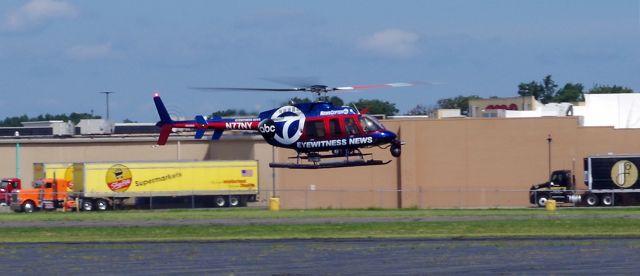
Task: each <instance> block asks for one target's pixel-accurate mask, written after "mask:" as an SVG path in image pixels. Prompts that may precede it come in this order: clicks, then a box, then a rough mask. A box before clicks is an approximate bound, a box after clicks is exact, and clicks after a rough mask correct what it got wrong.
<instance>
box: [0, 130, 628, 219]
mask: <svg viewBox="0 0 640 276" xmlns="http://www.w3.org/2000/svg"><path fill="white" fill-rule="evenodd" d="M383 123H384V124H385V125H386V126H387V128H390V129H392V130H394V131H398V132H399V133H400V137H401V139H402V140H403V141H405V142H406V145H405V146H404V147H403V154H402V156H401V158H400V159H398V160H395V159H394V158H393V157H391V154H390V153H389V151H388V149H386V150H382V149H378V148H374V149H370V150H367V151H369V152H373V153H374V156H375V157H376V158H377V159H383V160H392V159H393V161H392V162H391V163H389V164H387V165H383V166H373V167H359V168H338V169H321V170H292V169H276V170H275V179H276V181H275V188H276V194H277V195H278V196H280V198H281V207H282V208H369V207H376V208H398V207H402V208H409V207H419V208H432V207H434V208H471V207H523V206H529V203H528V194H527V190H528V188H529V187H530V186H531V185H532V184H534V183H539V182H542V181H544V180H545V179H546V178H547V176H548V172H549V168H551V169H552V170H555V169H572V168H575V170H576V171H577V181H578V185H577V186H578V187H579V188H581V187H584V186H583V185H582V184H581V181H582V180H583V179H582V159H583V158H584V157H585V156H587V155H591V154H607V153H616V154H622V153H635V154H637V153H640V143H638V142H637V141H640V129H613V128H612V127H580V126H579V124H578V117H560V118H558V117H544V118H513V119H504V118H503V119H487V118H456V119H444V120H430V119H420V120H388V121H384V122H383ZM548 135H551V138H552V142H551V143H550V144H549V143H548V141H547V138H548ZM155 139H156V138H155V137H126V136H111V137H108V136H107V137H102V136H98V137H93V138H87V137H85V138H55V139H54V138H51V139H29V138H19V139H16V138H10V139H1V140H0V156H2V158H1V159H0V175H1V176H3V177H5V176H13V175H14V174H15V173H16V164H15V163H16V148H17V147H16V143H19V146H20V156H19V161H20V174H21V176H22V177H23V178H24V179H25V180H26V181H31V180H32V179H31V178H32V177H31V175H32V164H33V163H34V162H79V161H85V162H88V161H143V160H153V161H158V160H243V159H257V160H259V161H260V163H259V164H260V176H259V177H260V189H261V191H262V196H261V198H262V199H263V204H266V199H267V198H268V195H269V194H270V193H271V192H272V187H273V186H274V185H273V182H272V169H271V168H269V167H268V163H269V162H270V161H271V159H272V158H275V159H276V160H277V161H279V162H286V161H288V160H287V157H288V156H292V155H294V152H293V151H292V150H287V149H276V151H275V152H272V147H271V146H270V145H268V144H266V143H265V142H263V141H262V139H261V137H260V136H247V135H242V136H223V139H222V140H220V141H213V142H211V141H207V140H192V138H191V136H188V137H187V136H172V137H171V138H170V140H169V143H168V145H166V146H162V147H157V146H154V144H155ZM549 147H550V149H551V156H549ZM272 154H273V155H272ZM549 157H551V158H549ZM549 160H551V163H549Z"/></svg>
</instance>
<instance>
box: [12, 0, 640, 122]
mask: <svg viewBox="0 0 640 276" xmlns="http://www.w3.org/2000/svg"><path fill="white" fill-rule="evenodd" d="M0 64H1V65H0V95H2V96H1V97H0V119H2V118H5V117H7V116H18V115H22V114H27V115H29V116H35V115H39V114H44V113H52V114H53V113H55V114H59V113H71V112H91V111H93V112H94V114H97V115H102V116H104V115H105V97H104V95H103V94H99V93H98V92H99V91H115V92H116V94H113V95H112V97H111V101H110V115H111V118H112V119H113V120H115V121H122V120H124V119H127V118H128V119H131V120H135V121H140V122H153V121H157V115H156V113H155V109H154V107H153V102H152V100H151V97H152V94H153V92H154V91H159V92H160V94H161V95H162V96H163V99H164V101H165V103H166V104H167V106H168V109H169V110H170V112H171V113H173V114H174V115H178V116H185V117H192V116H193V115H195V114H210V113H211V112H213V111H217V110H221V109H227V108H243V109H247V110H265V109H269V108H272V107H275V105H277V104H278V103H280V102H282V101H284V100H286V99H288V98H290V97H293V96H299V97H304V96H310V95H304V94H302V95H301V94H295V93H285V94H277V93H253V92H222V93H209V92H202V91H197V90H191V89H189V88H188V87H193V86H240V87H274V88H282V87H287V86H285V85H282V84H279V83H275V82H270V81H266V80H264V79H265V78H277V79H280V78H291V79H295V78H307V79H308V78H312V79H316V80H318V81H319V82H320V83H321V84H326V85H329V86H348V85H363V84H377V83H389V82H401V81H425V82H431V83H432V84H426V85H420V86H416V87H412V88H397V89H378V90H368V91H366V92H356V93H348V94H341V95H338V96H341V97H342V98H343V99H345V100H346V101H353V100H357V99H359V98H368V99H382V100H388V101H391V102H394V103H396V104H397V106H398V107H399V108H400V110H401V112H406V111H408V110H409V109H411V108H412V107H414V106H415V105H416V104H422V105H433V104H435V103H436V101H437V100H438V99H441V98H447V97H454V96H457V95H471V94H475V95H480V96H483V97H489V96H501V97H506V96H514V95H516V93H517V92H516V91H517V85H518V83H520V82H528V81H532V80H538V81H539V80H541V79H542V78H543V77H544V76H545V75H547V74H552V75H553V78H554V80H556V82H557V83H559V84H561V85H562V84H564V83H566V82H580V83H583V84H584V85H585V86H586V87H587V88H590V87H592V86H593V84H595V83H598V84H610V85H611V84H616V85H623V86H627V87H630V88H632V89H634V90H636V91H638V90H640V78H639V77H638V76H639V75H640V74H639V73H640V1H638V0H629V1H624V0H620V1H578V0H575V1H562V0H560V1H557V0H556V1H551V0H547V1H545V0H540V1H507V0H491V1H490V0H483V1H471V0H469V1H463V0H453V1H427V0H417V1H409V0H403V1H370V0H368V1H367V0H362V1H331V0H325V1H248V0H247V1H242V0H240V1H205V0H202V1H195V0H186V1H176V0H174V1H163V0H136V1H125V0H110V1H79V0H78V1H72V0H68V1H64V0H29V1H2V2H0Z"/></svg>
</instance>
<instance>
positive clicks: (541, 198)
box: [536, 194, 549, 207]
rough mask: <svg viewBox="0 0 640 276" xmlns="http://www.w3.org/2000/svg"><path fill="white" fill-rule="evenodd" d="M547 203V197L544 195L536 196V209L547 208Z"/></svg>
mask: <svg viewBox="0 0 640 276" xmlns="http://www.w3.org/2000/svg"><path fill="white" fill-rule="evenodd" d="M547 201H549V196H548V195H546V194H539V195H538V201H536V203H537V204H538V207H544V206H547Z"/></svg>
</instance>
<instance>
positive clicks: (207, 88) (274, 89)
mask: <svg viewBox="0 0 640 276" xmlns="http://www.w3.org/2000/svg"><path fill="white" fill-rule="evenodd" d="M190 88H191V89H196V90H234V91H276V92H278V91H279V92H286V91H305V88H242V87H190Z"/></svg>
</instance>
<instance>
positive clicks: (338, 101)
mask: <svg viewBox="0 0 640 276" xmlns="http://www.w3.org/2000/svg"><path fill="white" fill-rule="evenodd" d="M329 102H330V103H332V104H333V105H334V106H343V105H344V101H343V100H342V99H340V97H338V96H331V98H329Z"/></svg>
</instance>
